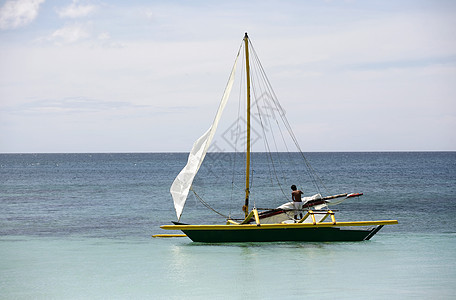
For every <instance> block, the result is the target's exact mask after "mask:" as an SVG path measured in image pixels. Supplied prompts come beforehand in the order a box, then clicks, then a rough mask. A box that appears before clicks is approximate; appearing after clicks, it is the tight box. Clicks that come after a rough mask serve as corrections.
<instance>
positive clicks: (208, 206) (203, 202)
mask: <svg viewBox="0 0 456 300" xmlns="http://www.w3.org/2000/svg"><path fill="white" fill-rule="evenodd" d="M190 190H191V191H192V192H193V194H195V196H196V198H198V200H199V201H200V202H201V203H202V204H203V205H204V206H206V207H207V208H209V209H210V210H212V211H213V212H215V213H216V214H218V215H220V216H222V217H224V218H226V219H229V218H230V217H229V216H227V215H224V214H222V213H221V212H219V211H217V210H215V209H214V208H212V206H210V205H209V204H208V203H207V202H206V201H204V200H203V198H201V197H200V196H199V195H198V194H197V193H196V192H195V190H194V189H193V187H191V188H190Z"/></svg>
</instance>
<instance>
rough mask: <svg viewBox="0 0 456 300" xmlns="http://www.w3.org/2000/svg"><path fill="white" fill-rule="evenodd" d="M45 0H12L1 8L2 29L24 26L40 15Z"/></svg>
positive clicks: (0, 21) (0, 24)
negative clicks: (39, 11) (41, 5)
mask: <svg viewBox="0 0 456 300" xmlns="http://www.w3.org/2000/svg"><path fill="white" fill-rule="evenodd" d="M43 2H44V0H16V1H14V0H10V1H7V2H6V3H5V4H4V5H3V7H2V8H0V29H2V30H5V29H14V28H17V27H22V26H25V25H27V24H29V23H30V22H32V21H33V20H35V18H36V17H37V16H38V10H39V8H40V4H41V3H43Z"/></svg>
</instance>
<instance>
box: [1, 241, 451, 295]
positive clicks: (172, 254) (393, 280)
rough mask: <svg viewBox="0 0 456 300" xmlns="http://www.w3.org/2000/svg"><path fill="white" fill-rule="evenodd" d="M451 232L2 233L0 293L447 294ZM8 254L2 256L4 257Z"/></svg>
mask: <svg viewBox="0 0 456 300" xmlns="http://www.w3.org/2000/svg"><path fill="white" fill-rule="evenodd" d="M455 245H456V235H454V234H437V235H433V234H412V235H409V236H407V237H404V236H403V235H402V234H398V233H395V234H393V233H383V234H380V235H379V236H378V238H377V239H375V240H372V241H370V242H366V243H268V244H230V245H220V244H219V245H204V244H195V243H191V242H189V241H188V240H187V239H160V240H158V239H154V240H123V241H117V240H112V239H100V238H96V239H50V238H44V239H42V238H41V239H40V238H32V239H29V238H25V239H24V238H22V239H21V238H19V237H14V238H3V239H2V241H1V248H0V254H1V257H2V261H1V264H0V268H1V270H2V271H1V272H2V277H1V279H0V287H1V290H2V293H3V296H2V297H4V298H5V299H31V298H33V299H83V298H85V299H87V298H90V299H103V298H109V299H126V298H128V299H144V298H150V299H201V298H212V299H221V298H234V299H240V298H246V297H248V298H252V299H279V298H280V299H286V298H302V297H305V296H309V297H313V298H317V299H321V298H326V297H329V298H332V297H337V298H341V299H348V298H357V299H365V298H369V299H384V298H388V297H392V298H394V299H400V298H410V299H411V298H419V299H430V298H432V299H451V298H452V297H453V296H454V293H455V291H456V287H455V286H454V279H455V278H456V277H455V276H456V263H455V259H456V254H455V251H454V249H455V248H454V247H455ZM5 258H7V259H5Z"/></svg>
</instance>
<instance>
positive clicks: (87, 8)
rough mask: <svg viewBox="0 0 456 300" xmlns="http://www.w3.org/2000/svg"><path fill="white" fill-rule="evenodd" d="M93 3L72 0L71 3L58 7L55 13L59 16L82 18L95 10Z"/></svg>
mask: <svg viewBox="0 0 456 300" xmlns="http://www.w3.org/2000/svg"><path fill="white" fill-rule="evenodd" d="M95 9H96V6H95V5H83V4H79V1H78V0H73V2H72V3H71V5H69V6H66V7H64V8H61V9H58V10H57V14H58V15H59V17H61V18H73V19H74V18H82V17H85V16H88V15H89V14H90V13H92V12H93V11H95Z"/></svg>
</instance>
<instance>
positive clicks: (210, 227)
mask: <svg viewBox="0 0 456 300" xmlns="http://www.w3.org/2000/svg"><path fill="white" fill-rule="evenodd" d="M394 224H398V222H397V220H381V221H356V222H337V224H332V223H317V224H315V225H314V224H311V223H291V224H261V225H258V224H243V225H162V226H160V228H162V229H166V230H255V229H256V230H261V229H282V228H283V229H285V228H306V227H307V228H316V227H342V226H374V225H394Z"/></svg>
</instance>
